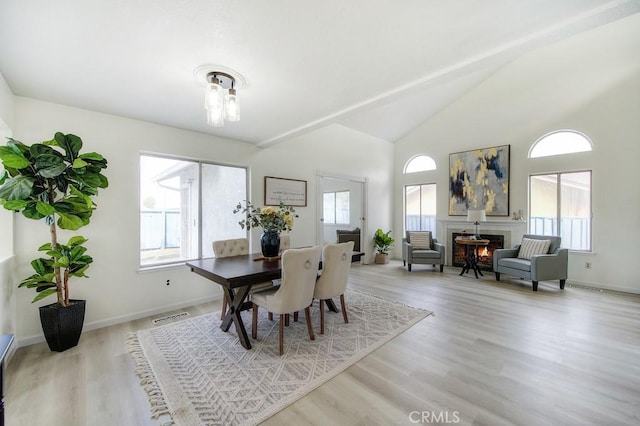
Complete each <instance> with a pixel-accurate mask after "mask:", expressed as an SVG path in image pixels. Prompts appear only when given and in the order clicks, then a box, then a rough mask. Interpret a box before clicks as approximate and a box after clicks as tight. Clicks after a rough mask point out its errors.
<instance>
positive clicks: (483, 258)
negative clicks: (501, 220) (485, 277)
mask: <svg viewBox="0 0 640 426" xmlns="http://www.w3.org/2000/svg"><path fill="white" fill-rule="evenodd" d="M462 235H468V234H465V233H461V232H453V233H452V234H451V247H452V248H453V256H452V262H451V264H452V265H453V266H458V267H463V266H464V263H465V262H464V257H465V250H466V249H465V246H463V245H462V244H456V237H459V236H462ZM480 238H482V239H483V240H489V245H487V246H485V247H478V266H479V267H480V269H481V270H483V271H493V251H494V250H495V249H501V248H504V235H494V234H480Z"/></svg>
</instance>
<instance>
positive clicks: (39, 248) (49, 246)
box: [38, 243, 51, 251]
mask: <svg viewBox="0 0 640 426" xmlns="http://www.w3.org/2000/svg"><path fill="white" fill-rule="evenodd" d="M46 250H51V243H44V244H43V245H41V246H40V247H38V251H46Z"/></svg>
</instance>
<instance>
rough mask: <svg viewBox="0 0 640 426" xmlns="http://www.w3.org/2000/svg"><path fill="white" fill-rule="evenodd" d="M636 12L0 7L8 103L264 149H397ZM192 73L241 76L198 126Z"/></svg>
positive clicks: (20, 2) (566, 6)
mask: <svg viewBox="0 0 640 426" xmlns="http://www.w3.org/2000/svg"><path fill="white" fill-rule="evenodd" d="M638 12H640V1H639V0H616V1H598V0H535V1H513V0H484V1H475V0H453V1H447V2H445V1H425V0H402V1H391V0H349V1H345V0H325V1H323V2H317V1H316V2H310V1H300V0H271V1H256V0H245V1H230V0H226V1H223V0H110V1H88V0H57V1H53V0H50V1H45V0H39V1H38V0H2V2H0V73H1V74H2V75H3V76H4V79H5V80H6V82H7V84H8V85H9V87H10V88H11V90H12V91H13V93H14V94H15V95H18V96H26V97H30V98H35V99H41V100H45V101H50V102H55V103H59V104H64V105H69V106H74V107H79V108H84V109H89V110H94V111H99V112H104V113H109V114H115V115H120V116H125V117H130V118H134V119H138V120H144V121H149V122H153V123H159V124H163V125H168V126H173V127H177V128H182V129H188V130H193V131H197V132H202V133H208V134H212V135H218V136H221V137H226V138H232V139H236V140H239V141H244V142H249V143H254V144H258V145H260V146H267V145H270V144H273V143H276V142H278V141H281V140H284V139H286V138H289V137H291V136H294V135H297V134H300V133H303V132H307V131H309V130H312V129H316V128H319V127H321V126H325V125H328V124H333V123H338V124H341V125H344V126H347V127H350V128H353V129H355V130H358V131H361V132H364V133H367V134H369V135H372V136H374V137H378V138H381V139H384V140H388V141H390V142H393V141H395V140H397V139H398V138H400V137H402V136H403V135H404V134H406V133H407V132H409V131H410V130H411V129H413V128H415V126H417V125H418V124H419V123H421V122H423V121H424V120H425V119H427V118H428V117H430V116H431V115H433V114H435V113H436V112H438V111H439V110H440V109H442V108H443V107H445V106H446V105H448V104H449V103H451V102H452V101H454V100H455V99H456V98H457V97H459V96H461V95H462V94H464V93H465V92H466V91H468V90H470V88H472V87H474V86H475V85H477V84H478V83H480V82H481V81H483V80H484V79H486V78H487V77H488V76H489V75H491V74H492V73H494V72H495V71H496V70H497V69H498V68H499V67H501V66H503V65H504V64H506V63H508V62H510V61H512V60H513V59H514V58H517V57H518V56H520V55H522V54H524V53H526V52H528V51H531V50H533V49H537V48H540V47H543V46H545V45H548V44H551V43H555V42H558V41H560V40H562V39H564V38H566V37H570V36H573V35H575V34H578V33H580V32H583V31H588V30H591V29H594V28H597V27H600V26H602V25H606V24H609V23H612V22H614V21H616V20H619V19H622V18H624V17H626V16H629V15H632V14H636V13H638ZM202 65H220V66H223V67H226V68H230V69H232V70H234V71H236V72H238V73H239V74H241V75H242V77H243V78H244V80H245V82H244V85H243V87H242V88H241V90H239V91H238V94H239V96H240V99H241V106H242V117H241V120H240V121H239V122H236V123H226V124H225V126H224V127H221V128H213V127H210V126H208V125H207V124H206V119H205V111H204V108H203V104H204V88H203V86H202V84H201V82H200V81H198V80H197V79H196V78H195V76H194V71H195V70H196V68H198V67H199V66H202Z"/></svg>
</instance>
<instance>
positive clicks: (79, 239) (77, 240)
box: [67, 235, 88, 246]
mask: <svg viewBox="0 0 640 426" xmlns="http://www.w3.org/2000/svg"><path fill="white" fill-rule="evenodd" d="M87 241H88V240H87V239H86V238H85V237H83V236H82V235H76V236H74V237H71V238H69V242H68V243H67V245H68V246H77V245H79V244H84V243H85V242H87Z"/></svg>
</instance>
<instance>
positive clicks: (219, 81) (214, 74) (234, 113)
mask: <svg viewBox="0 0 640 426" xmlns="http://www.w3.org/2000/svg"><path fill="white" fill-rule="evenodd" d="M223 82H228V83H227V85H228V86H229V87H228V88H225V87H224V85H223ZM235 83H236V80H235V78H233V76H231V75H229V74H227V73H224V72H219V71H211V72H209V73H208V74H207V88H206V92H205V102H204V107H205V109H206V110H207V124H209V125H210V126H213V127H222V126H224V120H227V121H238V120H240V103H239V99H238V94H237V93H236V89H235V87H234V85H235Z"/></svg>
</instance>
